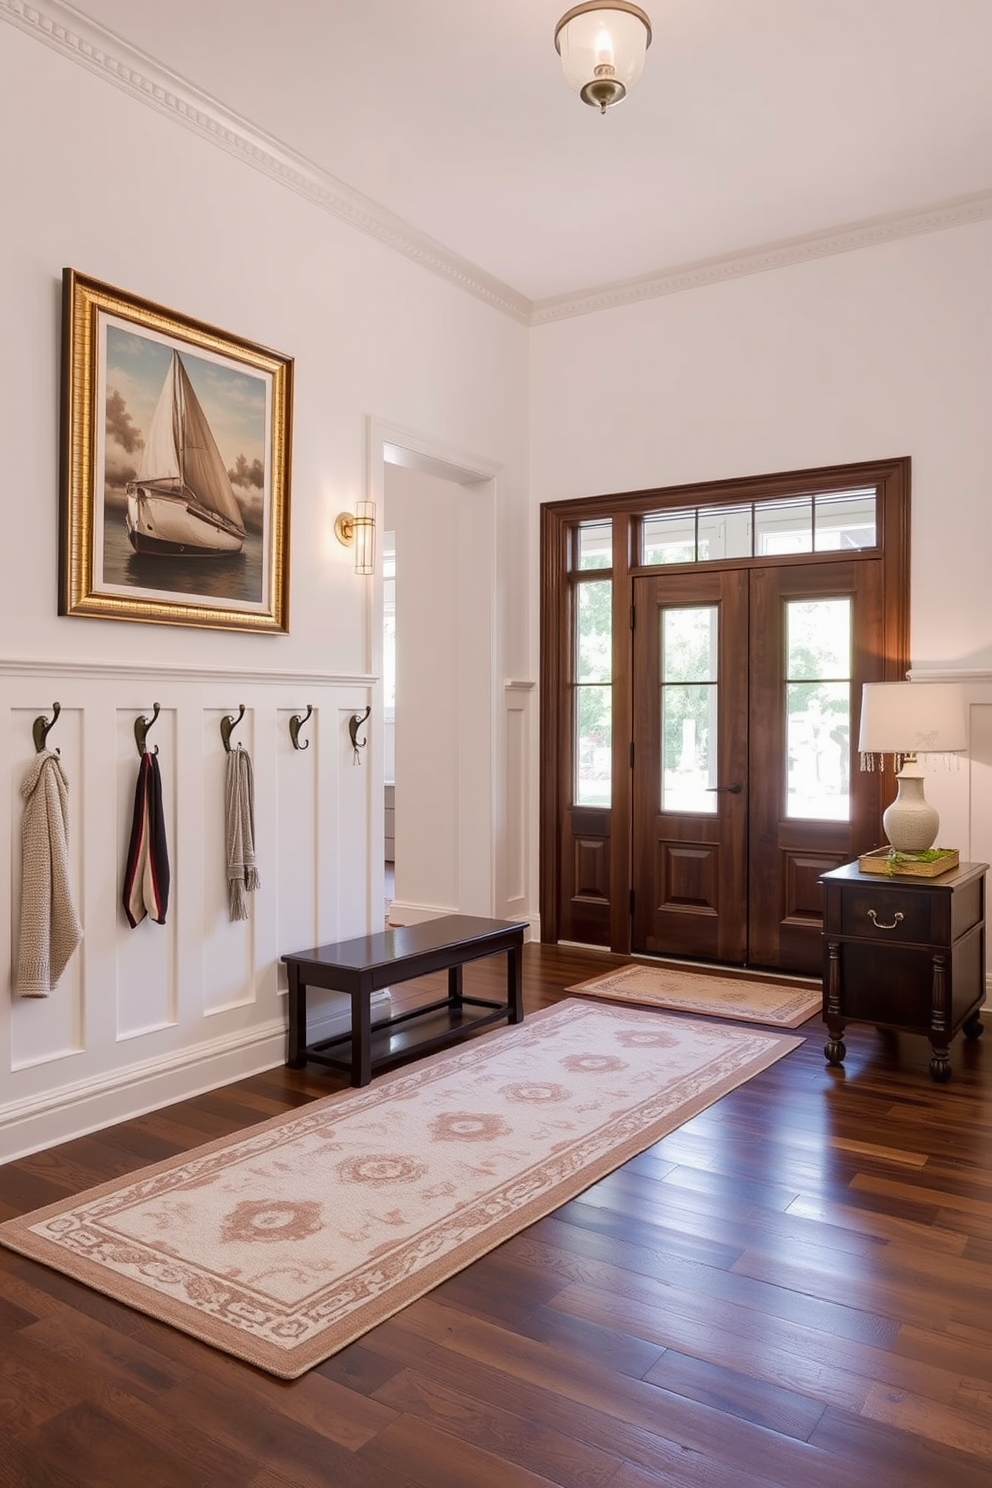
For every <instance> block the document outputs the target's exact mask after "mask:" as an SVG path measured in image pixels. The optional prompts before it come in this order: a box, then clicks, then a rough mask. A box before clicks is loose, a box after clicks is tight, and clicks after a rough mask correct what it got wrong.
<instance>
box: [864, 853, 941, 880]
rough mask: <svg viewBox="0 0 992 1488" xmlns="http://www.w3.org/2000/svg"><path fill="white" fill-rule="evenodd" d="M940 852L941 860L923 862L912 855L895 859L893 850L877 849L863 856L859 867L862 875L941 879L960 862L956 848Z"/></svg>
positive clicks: (907, 854) (900, 855)
mask: <svg viewBox="0 0 992 1488" xmlns="http://www.w3.org/2000/svg"><path fill="white" fill-rule="evenodd" d="M939 851H940V853H941V856H940V857H939V858H934V859H932V860H931V861H929V862H927V861H926V860H924V861H923V862H921V861H920V860H919V858H916V857H914V855H913V854H912V853H899V854H898V855H897V857H895V858H893V857H892V856H891V853H892V849H891V848H888V847H876V848H875V850H874V852H870V853H862V854H861V857H860V858H859V859H858V867H859V868H860V869H861V872H862V873H881V874H884V875H885V877H886V878H939V877H940V875H941V874H942V873H950V872H951V871H952V869H954V868H956V867H957V866H958V860H959V854H958V850H957V848H956V847H942V848H940V849H939Z"/></svg>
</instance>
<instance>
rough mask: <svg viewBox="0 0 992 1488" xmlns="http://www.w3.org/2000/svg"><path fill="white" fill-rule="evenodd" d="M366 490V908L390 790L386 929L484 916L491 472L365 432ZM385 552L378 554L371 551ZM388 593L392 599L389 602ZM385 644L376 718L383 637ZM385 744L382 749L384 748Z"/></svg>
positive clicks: (382, 858) (490, 828)
mask: <svg viewBox="0 0 992 1488" xmlns="http://www.w3.org/2000/svg"><path fill="white" fill-rule="evenodd" d="M369 471H370V475H369V485H370V493H371V497H372V499H373V500H374V501H375V502H376V505H377V508H378V510H379V512H380V513H381V522H382V527H383V530H384V531H385V532H387V533H389V534H393V539H392V541H393V545H394V552H395V559H396V564H397V567H396V569H395V571H394V573H393V574H392V575H390V574H389V572H388V570H389V567H390V565H389V561H388V558H387V559H386V560H385V561H384V564H383V571H382V580H381V585H380V586H379V587H378V588H377V590H376V596H377V599H378V605H377V606H375V607H373V609H372V611H371V621H372V623H371V628H370V634H371V637H372V646H373V652H372V671H373V672H374V673H375V674H376V675H377V677H378V679H379V680H378V682H377V684H376V702H377V704H378V706H376V707H374V709H373V717H372V726H373V730H374V731H375V733H376V734H377V742H378V743H379V744H380V745H381V747H380V748H377V749H376V751H375V775H374V777H373V779H372V780H371V781H370V785H371V787H372V794H373V808H372V812H373V814H372V829H373V832H374V834H375V836H376V837H377V838H379V840H381V842H382V852H381V855H380V854H377V855H376V856H377V860H378V861H375V860H374V862H373V881H372V902H373V903H374V904H375V905H376V908H377V909H378V906H379V905H380V904H384V903H385V900H386V893H385V890H386V884H387V882H389V878H390V876H391V875H390V874H389V872H388V869H387V867H386V860H387V855H388V851H389V849H388V845H387V842H388V839H387V821H388V818H387V806H386V799H387V791H386V787H387V783H388V782H390V780H391V782H392V784H393V787H394V789H393V798H394V805H393V819H392V822H391V823H389V825H391V826H392V834H391V835H392V841H393V844H394V845H393V864H394V869H393V873H394V875H395V876H394V878H393V884H392V886H391V892H390V895H389V901H390V902H389V920H390V923H391V924H397V925H400V924H403V925H410V924H416V923H419V922H420V921H422V920H426V919H430V918H432V917H434V916H436V915H438V914H450V913H453V912H455V913H463V914H476V915H486V916H490V915H492V913H493V905H494V896H495V882H496V878H495V874H496V869H497V865H496V863H495V852H494V843H495V840H496V830H495V822H494V786H493V782H494V780H495V778H496V774H497V769H498V763H497V759H496V716H495V563H496V553H495V501H496V495H495V473H496V467H495V466H494V465H490V464H489V463H488V462H487V461H485V460H484V459H481V458H477V457H469V456H466V455H465V454H464V453H458V452H456V451H453V450H449V449H447V448H446V447H445V446H443V445H442V444H439V443H438V442H437V441H434V440H433V439H430V438H429V437H427V436H424V435H419V434H417V433H415V432H413V431H411V430H406V429H401V428H399V427H397V426H392V425H387V424H384V423H382V422H380V421H379V420H377V419H370V421H369ZM386 551H387V549H386V548H385V547H384V552H386ZM390 591H391V592H390ZM390 606H391V607H392V611H393V628H392V636H393V637H394V638H395V672H394V673H393V675H394V677H395V694H394V702H393V708H394V712H393V718H392V720H390V719H389V717H388V712H387V708H388V704H387V702H386V701H385V699H386V695H387V687H388V679H387V661H386V651H387V633H386V624H387V620H388V610H389V608H390ZM390 734H392V738H390V737H389V736H390Z"/></svg>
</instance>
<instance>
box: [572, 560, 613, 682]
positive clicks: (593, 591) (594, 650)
mask: <svg viewBox="0 0 992 1488" xmlns="http://www.w3.org/2000/svg"><path fill="white" fill-rule="evenodd" d="M576 591H577V592H576V622H577V623H576V631H577V635H576V648H575V649H576V658H575V660H576V667H575V677H574V678H573V681H575V682H609V681H610V679H611V677H612V668H613V649H612V648H613V616H612V612H611V611H612V604H613V584H612V582H611V580H610V579H593V580H591V581H590V582H589V583H587V584H577V585H576Z"/></svg>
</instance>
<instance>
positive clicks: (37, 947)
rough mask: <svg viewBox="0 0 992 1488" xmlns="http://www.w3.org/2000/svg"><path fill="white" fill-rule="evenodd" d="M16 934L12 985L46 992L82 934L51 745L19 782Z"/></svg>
mask: <svg viewBox="0 0 992 1488" xmlns="http://www.w3.org/2000/svg"><path fill="white" fill-rule="evenodd" d="M21 795H22V796H23V797H24V816H23V819H22V821H21V853H22V881H21V933H20V940H19V943H18V951H17V977H16V981H15V990H16V992H17V995H18V996H19V997H47V996H48V995H49V993H50V992H51V991H53V989H54V988H55V986H56V984H57V982H58V979H59V977H60V976H61V975H62V973H63V971H64V970H65V968H66V965H67V964H68V961H69V957H70V956H71V955H72V953H73V951H74V950H75V949H76V947H77V946H78V944H79V942H80V941H81V940H82V938H83V927H82V925H81V924H80V921H79V916H78V914H77V913H76V909H75V905H74V904H73V902H72V891H71V888H70V884H69V842H68V838H69V823H68V804H69V787H68V783H67V781H66V778H65V774H64V773H63V770H62V762H61V760H60V759H59V757H58V755H57V754H53V753H52V751H51V750H50V749H46V750H43V751H42V753H40V754H36V755H35V757H34V759H33V760H32V762H31V765H30V768H29V769H28V772H27V774H26V775H25V777H24V781H23V783H22V785H21Z"/></svg>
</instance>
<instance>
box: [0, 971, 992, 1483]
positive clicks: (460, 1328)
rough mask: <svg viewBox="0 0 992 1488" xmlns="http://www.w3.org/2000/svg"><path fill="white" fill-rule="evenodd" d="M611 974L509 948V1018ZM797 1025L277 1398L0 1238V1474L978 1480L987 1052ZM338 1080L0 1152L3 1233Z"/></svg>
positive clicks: (984, 1409) (262, 1382) (239, 1478)
mask: <svg viewBox="0 0 992 1488" xmlns="http://www.w3.org/2000/svg"><path fill="white" fill-rule="evenodd" d="M501 959H502V958H500V960H499V961H495V962H492V963H485V962H483V963H479V964H478V965H477V966H476V967H473V968H470V969H469V970H468V972H467V974H466V983H467V984H468V985H472V984H473V983H474V985H475V986H476V987H477V988H479V989H480V990H481V989H482V988H483V987H484V986H486V987H488V986H489V985H490V982H491V979H493V978H496V979H501V978H502V976H503V968H502V964H501ZM609 959H610V958H604V957H602V956H599V955H595V954H592V953H588V954H587V953H582V952H578V951H571V950H565V949H562V948H552V947H547V946H545V947H541V946H536V945H531V946H528V947H526V951H525V959H524V966H525V985H526V1001H527V1006H528V1007H529V1008H531V1009H533V1008H535V1007H538V1006H542V1005H544V1004H546V1003H548V1002H552V1001H555V1000H556V999H557V998H558V997H559V996H560V995H561V989H562V988H563V987H564V986H565V985H567V984H568V983H569V982H570V981H577V980H580V979H582V978H583V977H587V976H591V975H594V974H595V973H596V972H597V971H598V970H600V969H603V968H604V962H605V963H606V964H609ZM403 990H404V993H405V995H407V996H409V995H411V992H410V987H409V986H408V987H407V988H405V989H403ZM801 1032H803V1033H804V1034H806V1035H807V1039H806V1042H805V1043H804V1044H803V1045H802V1047H801V1048H799V1049H797V1050H796V1051H795V1052H794V1053H792V1054H790V1055H788V1056H787V1057H786V1058H785V1059H783V1060H781V1061H779V1063H778V1064H776V1065H774V1066H773V1067H772V1068H771V1069H769V1070H767V1071H765V1072H764V1073H763V1074H761V1075H759V1076H757V1078H755V1079H753V1080H752V1081H750V1083H748V1084H747V1085H745V1086H743V1087H742V1088H741V1089H739V1090H737V1091H735V1092H733V1093H732V1094H730V1095H728V1096H725V1097H724V1098H723V1099H722V1100H721V1101H719V1102H718V1103H717V1104H716V1105H714V1106H712V1107H710V1108H709V1109H708V1110H706V1111H704V1112H702V1113H701V1114H700V1115H699V1116H696V1117H694V1118H693V1119H692V1120H691V1121H689V1122H688V1123H687V1124H686V1125H685V1126H683V1127H682V1128H681V1129H680V1130H678V1131H676V1132H673V1133H672V1135H671V1136H669V1137H666V1138H665V1139H664V1140H663V1141H661V1142H659V1143H657V1145H656V1146H654V1147H652V1148H650V1149H649V1150H648V1151H647V1152H645V1153H643V1154H642V1155H641V1156H639V1157H637V1158H634V1159H633V1160H632V1161H631V1162H629V1163H627V1164H626V1165H625V1166H624V1167H622V1168H620V1169H618V1170H617V1171H616V1172H615V1173H613V1174H611V1175H610V1176H609V1177H608V1178H606V1179H604V1180H603V1181H602V1182H600V1183H597V1184H596V1185H595V1186H594V1187H593V1188H591V1189H589V1190H588V1191H587V1192H586V1193H585V1194H583V1195H581V1196H580V1197H579V1198H577V1199H575V1200H573V1201H572V1202H571V1203H569V1204H566V1205H565V1206H564V1207H563V1208H562V1209H560V1210H558V1211H557V1212H556V1213H555V1214H553V1215H551V1216H549V1217H548V1218H546V1219H544V1220H541V1221H540V1222H539V1223H538V1224H536V1225H534V1226H532V1228H530V1229H529V1230H526V1231H524V1232H523V1233H522V1234H520V1235H518V1236H517V1237H516V1238H514V1239H512V1240H510V1241H508V1242H507V1243H506V1244H505V1245H503V1246H501V1247H500V1248H499V1249H498V1250H496V1251H494V1252H492V1254H490V1255H489V1256H487V1257H485V1258H484V1259H483V1260H481V1261H478V1262H477V1263H476V1264H475V1265H473V1266H471V1267H469V1268H468V1269H467V1270H466V1271H463V1272H462V1273H461V1274H460V1275H458V1276H456V1277H454V1278H453V1279H451V1280H450V1281H448V1282H446V1283H445V1284H444V1285H442V1286H440V1287H439V1288H437V1290H436V1291H434V1292H432V1293H431V1294H430V1295H429V1296H428V1297H425V1298H424V1299H422V1300H421V1301H420V1302H416V1303H414V1304H413V1305H412V1306H410V1307H408V1308H407V1309H406V1310H405V1311H403V1312H402V1313H400V1314H398V1315H397V1316H396V1317H395V1318H393V1319H392V1320H390V1321H389V1322H387V1323H385V1324H383V1325H382V1326H380V1327H379V1328H377V1329H375V1330H374V1331H373V1332H371V1333H368V1334H366V1336H365V1337H364V1338H362V1339H361V1340H360V1341H359V1342H358V1343H355V1344H352V1345H351V1346H350V1347H349V1348H347V1349H345V1350H343V1351H342V1352H341V1353H339V1354H337V1355H336V1356H335V1357H333V1358H331V1359H329V1360H327V1361H326V1363H324V1364H322V1365H320V1366H318V1367H317V1368H316V1369H314V1370H312V1371H311V1372H310V1373H309V1374H307V1375H305V1376H304V1377H303V1378H302V1379H299V1380H296V1381H293V1382H289V1383H286V1382H281V1381H278V1380H274V1379H272V1378H270V1377H269V1376H267V1375H263V1374H260V1373H258V1372H257V1371H255V1370H253V1369H252V1368H250V1367H249V1366H247V1365H245V1364H241V1363H239V1362H237V1361H236V1360H233V1359H230V1358H228V1357H227V1356H226V1355H224V1354H220V1353H218V1352H216V1351H214V1350H213V1349H210V1348H208V1347H207V1346H206V1345H204V1344H200V1343H197V1342H196V1341H195V1340H193V1339H190V1338H187V1337H186V1336H185V1335H183V1334H181V1333H177V1332H175V1331H174V1330H173V1329H171V1328H168V1327H166V1326H165V1325H164V1324H160V1323H156V1322H153V1321H151V1320H149V1319H147V1318H144V1317H142V1316H141V1315H140V1314H139V1313H136V1312H134V1311H131V1310H130V1309H128V1308H126V1307H124V1306H122V1305H120V1304H118V1303H115V1302H112V1301H109V1300H108V1299H106V1298H104V1297H102V1296H100V1295H98V1294H97V1293H96V1292H92V1291H90V1290H88V1289H87V1288H86V1287H83V1286H80V1285H78V1284H76V1283H74V1282H72V1281H68V1280H66V1279H65V1278H63V1277H61V1276H59V1275H57V1274H56V1273H54V1272H51V1271H49V1270H47V1269H46V1268H45V1267H43V1266H40V1265H37V1264H34V1263H33V1262H29V1261H27V1260H24V1259H21V1258H20V1257H18V1256H15V1255H13V1254H12V1253H11V1252H9V1251H6V1250H3V1249H2V1248H0V1350H2V1353H0V1485H2V1488H49V1485H53V1488H70V1485H71V1488H77V1485H86V1488H91V1485H92V1488H118V1485H121V1488H124V1485H126V1488H194V1485H204V1488H208V1485H209V1488H228V1485H230V1488H310V1485H314V1488H328V1485H331V1488H352V1485H366V1488H379V1485H382V1488H386V1485H389V1488H404V1485H411V1488H413V1485H416V1488H476V1485H478V1488H524V1485H532V1488H533V1485H539V1484H558V1485H562V1488H606V1485H609V1488H652V1485H657V1484H672V1485H678V1488H747V1485H750V1484H769V1485H775V1488H897V1485H898V1488H923V1485H942V1488H943V1485H946V1488H989V1484H990V1483H992V1099H990V1097H992V1035H990V1036H989V1037H988V1038H987V1039H986V1040H983V1041H980V1042H978V1043H975V1044H964V1043H963V1042H962V1040H961V1039H960V1038H959V1039H956V1040H955V1042H954V1045H953V1048H952V1062H953V1066H954V1075H953V1079H952V1080H951V1082H950V1084H948V1085H943V1086H937V1085H934V1084H933V1083H932V1082H931V1080H930V1078H929V1075H928V1073H927V1064H928V1059H929V1046H928V1045H927V1043H926V1042H925V1041H924V1040H922V1039H914V1038H912V1037H910V1036H908V1035H907V1036H902V1035H898V1036H896V1035H892V1034H885V1033H881V1032H878V1031H876V1030H875V1029H873V1028H870V1027H869V1028H851V1029H849V1031H848V1035H847V1039H846V1042H847V1046H848V1056H847V1061H846V1068H845V1069H843V1070H840V1069H828V1068H827V1066H826V1065H825V1063H824V1060H823V1057H822V1047H823V1043H824V1040H825V1031H824V1029H823V1025H822V1023H821V1022H820V1020H819V1018H818V1017H817V1018H814V1019H813V1020H811V1021H810V1022H809V1023H808V1024H807V1025H806V1026H805V1028H804V1029H802V1030H801ZM484 1036H487V1037H493V1038H498V1037H499V1036H500V1034H499V1032H496V1033H488V1034H487V1035H484ZM983 1044H987V1046H988V1047H983ZM341 1084H342V1081H341V1080H339V1079H338V1078H337V1077H336V1076H331V1075H327V1074H325V1073H323V1072H321V1071H319V1070H317V1069H314V1068H312V1069H310V1070H307V1071H302V1072H299V1073H294V1072H292V1071H289V1070H285V1069H276V1070H272V1071H270V1072H269V1073H267V1074H263V1075H259V1076H256V1077H254V1078H252V1079H248V1080H243V1081H240V1082H239V1083H238V1084H236V1085H232V1086H230V1087H227V1088H225V1089H223V1090H217V1091H213V1092H211V1093H210V1094H207V1095H203V1096H200V1097H198V1098H196V1099H193V1100H188V1101H183V1102H181V1103H180V1104H178V1105H175V1106H171V1107H169V1108H167V1109H165V1110H162V1111H159V1112H155V1113H153V1114H151V1115H147V1116H143V1117H140V1118H138V1119H137V1120H134V1121H127V1122H123V1123H121V1124H120V1125H119V1126H115V1127H112V1128H110V1129H108V1130H105V1131H102V1132H99V1133H96V1134H94V1135H91V1136H88V1137H83V1138H80V1139H79V1140H77V1141H74V1142H69V1143H66V1144H65V1145H64V1146H61V1147H58V1148H55V1149H52V1150H49V1151H46V1152H42V1153H38V1154H36V1155H35V1156H33V1157H28V1158H24V1159H23V1160H21V1161H18V1162H13V1163H10V1164H8V1165H7V1166H6V1167H3V1168H0V1218H7V1217H9V1216H12V1215H15V1214H19V1213H22V1212H24V1211H26V1210H29V1209H32V1208H36V1207H38V1206H39V1205H42V1204H45V1203H49V1202H51V1201H53V1200H55V1199H58V1198H60V1197H62V1196H64V1195H66V1194H70V1193H74V1192H77V1191H79V1190H81V1189H83V1188H86V1187H88V1186H90V1185H92V1184H94V1183H97V1182H100V1181H102V1180H104V1179H107V1178H110V1177H113V1176H115V1175H117V1174H121V1173H127V1172H130V1171H132V1170H133V1169H135V1168H138V1167H141V1166H142V1165H143V1164H145V1163H147V1162H151V1161H154V1160H156V1159H158V1158H161V1157H165V1156H168V1155H170V1154H172V1153H174V1152H181V1151H184V1150H186V1149H188V1148H190V1147H193V1146H196V1145H197V1144H198V1143H200V1142H203V1141H206V1140H208V1139H209V1138H212V1137H216V1136H219V1135H222V1134H224V1133H227V1132H232V1131H237V1130H239V1129H241V1128H243V1127H247V1126H250V1125H251V1124H252V1123H253V1122H256V1121H260V1120H263V1119H265V1118H266V1117H268V1116H271V1115H273V1114H276V1113H278V1112H281V1111H284V1110H289V1109H292V1108H294V1107H297V1106H300V1105H302V1104H304V1103H306V1102H307V1101H309V1100H312V1099H313V1098H314V1097H316V1096H319V1095H321V1094H325V1093H327V1092H329V1091H330V1090H335V1089H339V1088H340V1087H341Z"/></svg>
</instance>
